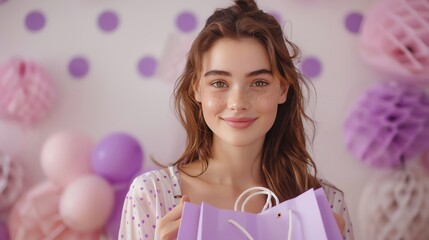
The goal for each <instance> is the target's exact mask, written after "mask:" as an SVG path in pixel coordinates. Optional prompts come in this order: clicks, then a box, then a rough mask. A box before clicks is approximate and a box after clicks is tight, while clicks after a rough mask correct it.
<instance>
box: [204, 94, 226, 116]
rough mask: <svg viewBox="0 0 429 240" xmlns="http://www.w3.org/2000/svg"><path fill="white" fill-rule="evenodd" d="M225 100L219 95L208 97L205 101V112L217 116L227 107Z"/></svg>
mask: <svg viewBox="0 0 429 240" xmlns="http://www.w3.org/2000/svg"><path fill="white" fill-rule="evenodd" d="M224 101H225V98H224V97H221V96H218V95H206V96H205V97H204V99H203V102H202V103H203V111H204V112H205V113H208V112H211V113H213V114H217V112H220V111H222V110H223V109H224V107H225V103H224Z"/></svg>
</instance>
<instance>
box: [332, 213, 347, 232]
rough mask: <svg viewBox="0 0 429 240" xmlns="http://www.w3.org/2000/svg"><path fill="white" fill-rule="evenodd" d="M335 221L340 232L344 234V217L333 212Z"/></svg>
mask: <svg viewBox="0 0 429 240" xmlns="http://www.w3.org/2000/svg"><path fill="white" fill-rule="evenodd" d="M334 217H335V221H337V224H338V228H339V229H340V232H341V234H342V235H343V236H344V228H345V226H346V222H345V221H344V218H343V217H341V216H340V215H338V214H336V213H334Z"/></svg>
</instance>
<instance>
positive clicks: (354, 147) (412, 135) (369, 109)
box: [344, 82, 429, 168]
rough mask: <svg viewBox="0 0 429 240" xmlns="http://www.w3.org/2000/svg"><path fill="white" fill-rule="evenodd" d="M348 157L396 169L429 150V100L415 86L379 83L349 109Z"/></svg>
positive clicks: (347, 128) (347, 119)
mask: <svg viewBox="0 0 429 240" xmlns="http://www.w3.org/2000/svg"><path fill="white" fill-rule="evenodd" d="M344 135H345V143H346V146H347V148H348V150H349V151H350V152H351V154H352V155H353V156H354V157H355V158H356V159H358V160H360V161H362V162H363V163H365V164H368V165H370V166H374V167H379V168H381V167H391V168H394V167H399V166H401V165H402V161H405V160H409V159H410V158H413V157H415V156H417V155H419V154H422V153H423V152H424V151H426V150H428V149H429V141H428V139H429V96H428V94H427V93H426V92H424V91H423V90H421V89H419V88H418V87H416V86H413V85H408V84H402V83H397V82H382V83H381V84H378V85H376V86H374V87H372V88H370V89H369V90H368V91H366V92H365V93H364V94H363V95H362V96H361V97H360V98H359V99H358V100H357V102H356V103H355V104H354V105H353V106H352V108H351V109H350V111H349V113H348V116H346V120H345V124H344Z"/></svg>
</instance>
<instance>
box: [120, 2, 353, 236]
mask: <svg viewBox="0 0 429 240" xmlns="http://www.w3.org/2000/svg"><path fill="white" fill-rule="evenodd" d="M298 54H299V50H298V48H297V47H296V46H295V45H294V44H293V43H291V42H290V41H288V40H287V39H285V37H284V35H283V32H282V29H281V27H280V26H279V24H278V23H277V21H276V20H275V19H274V17H272V16H271V15H269V14H266V13H264V12H263V11H261V10H259V9H258V7H257V5H256V3H255V2H254V1H253V0H236V1H235V4H234V5H232V6H231V7H228V8H225V9H218V10H216V11H215V12H214V14H213V15H212V16H210V17H209V18H208V20H207V22H206V25H205V27H204V28H203V30H202V31H201V32H200V34H199V35H198V36H197V38H196V39H195V41H194V43H193V45H192V47H191V49H190V52H189V56H188V59H187V64H186V67H185V70H184V72H183V74H182V76H181V77H180V78H179V80H178V83H177V85H176V88H175V97H176V110H177V112H178V116H179V118H180V120H181V122H182V124H183V126H184V128H185V129H186V131H187V137H188V139H187V144H186V148H185V150H184V153H183V154H182V156H181V157H180V158H179V159H178V160H177V161H176V162H175V163H174V164H173V165H172V166H170V167H168V168H166V169H162V170H156V171H152V172H148V173H145V174H143V175H141V176H139V177H137V178H136V179H135V180H134V182H133V183H132V185H131V187H130V190H129V193H128V195H127V197H126V200H125V204H124V210H123V214H122V222H121V229H120V232H119V239H153V238H156V239H176V238H177V232H178V228H179V224H180V218H181V213H182V208H183V202H184V201H190V202H193V203H197V204H200V203H201V202H206V203H209V204H211V205H213V206H215V207H218V208H223V209H233V206H234V203H235V201H236V199H237V197H238V196H239V195H240V193H242V192H243V191H244V190H246V189H248V188H250V187H255V186H264V187H267V188H269V189H271V190H272V191H273V192H274V193H275V194H276V195H277V196H278V197H279V198H280V201H285V200H287V199H290V198H293V197H296V196H298V195H300V194H301V193H303V192H305V191H306V190H308V189H310V188H314V189H316V188H319V187H323V188H324V190H325V192H326V194H327V196H328V200H329V201H330V202H331V204H332V210H333V211H334V214H335V216H336V219H337V223H338V226H339V228H340V230H341V232H342V233H343V236H344V239H353V232H352V227H351V223H350V219H349V216H348V212H347V207H346V204H345V202H344V197H343V193H342V192H341V191H339V190H337V189H336V188H335V187H333V186H332V185H330V184H328V183H325V182H324V181H322V180H320V179H318V178H317V169H316V165H315V163H314V162H313V160H312V159H311V156H310V154H309V153H308V151H307V149H306V140H307V139H306V133H305V130H304V125H303V122H304V121H306V120H307V121H310V123H312V121H311V119H309V118H308V117H307V115H306V114H305V113H304V103H303V93H302V89H301V87H302V85H305V84H306V82H305V78H304V77H303V76H302V75H301V74H300V72H299V71H298V70H297V68H296V67H295V65H294V61H295V60H296V58H297V56H298ZM264 204H265V198H264V197H263V196H262V195H260V196H259V197H255V198H253V199H252V200H251V201H250V202H249V203H248V204H247V205H246V206H247V211H249V212H254V213H257V212H260V210H261V209H262V207H263V205H264Z"/></svg>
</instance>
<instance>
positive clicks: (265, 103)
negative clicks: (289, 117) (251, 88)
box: [256, 97, 278, 114]
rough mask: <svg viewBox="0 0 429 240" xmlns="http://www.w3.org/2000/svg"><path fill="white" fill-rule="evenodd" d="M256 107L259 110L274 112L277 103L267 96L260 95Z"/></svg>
mask: <svg viewBox="0 0 429 240" xmlns="http://www.w3.org/2000/svg"><path fill="white" fill-rule="evenodd" d="M256 107H257V110H258V111H259V112H263V113H272V114H276V113H277V107H278V103H277V102H276V101H274V99H270V98H269V97H261V98H258V101H257V104H256Z"/></svg>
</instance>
